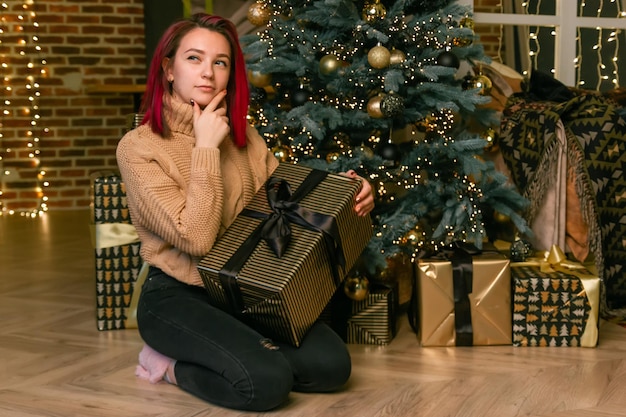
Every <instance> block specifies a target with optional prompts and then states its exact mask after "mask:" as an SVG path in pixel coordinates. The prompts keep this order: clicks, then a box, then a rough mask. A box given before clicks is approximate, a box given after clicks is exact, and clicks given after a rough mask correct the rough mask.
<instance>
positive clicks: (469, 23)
mask: <svg viewBox="0 0 626 417" xmlns="http://www.w3.org/2000/svg"><path fill="white" fill-rule="evenodd" d="M459 27H462V28H468V29H472V30H474V19H472V18H471V17H464V18H463V19H461V21H460V22H459Z"/></svg>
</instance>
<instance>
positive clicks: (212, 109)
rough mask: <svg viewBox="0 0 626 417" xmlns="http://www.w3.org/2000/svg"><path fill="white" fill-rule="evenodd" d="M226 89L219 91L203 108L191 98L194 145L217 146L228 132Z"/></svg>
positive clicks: (202, 146) (203, 146)
mask: <svg viewBox="0 0 626 417" xmlns="http://www.w3.org/2000/svg"><path fill="white" fill-rule="evenodd" d="M225 98H226V90H223V91H220V92H219V93H217V94H216V95H215V97H213V99H212V100H211V101H210V102H209V104H207V106H206V107H205V108H204V110H203V109H201V108H200V106H199V105H198V103H196V102H194V101H193V99H192V100H191V105H192V106H193V130H194V133H195V135H196V147H201V148H217V147H219V146H220V144H221V143H222V141H223V140H224V139H225V138H226V137H227V136H228V134H229V133H230V123H229V120H228V113H227V111H226V110H227V106H226V100H225Z"/></svg>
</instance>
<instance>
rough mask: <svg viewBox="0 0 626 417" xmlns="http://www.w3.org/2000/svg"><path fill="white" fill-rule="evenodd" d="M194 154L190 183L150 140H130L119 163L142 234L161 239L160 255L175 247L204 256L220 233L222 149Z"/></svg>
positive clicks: (125, 141)
mask: <svg viewBox="0 0 626 417" xmlns="http://www.w3.org/2000/svg"><path fill="white" fill-rule="evenodd" d="M131 133H133V132H131ZM178 146H180V145H178ZM190 152H191V159H190V165H189V169H190V172H189V181H188V183H186V182H185V179H184V178H183V175H182V174H181V173H180V172H179V171H178V170H177V169H176V167H175V166H174V164H173V163H172V161H171V159H170V158H168V157H167V156H166V155H165V152H164V151H163V150H162V149H161V148H159V147H157V146H150V138H149V137H141V136H140V135H139V134H135V135H131V134H128V135H127V136H125V137H124V138H123V139H122V140H121V141H120V143H119V145H118V148H117V161H118V166H119V168H120V172H121V174H122V178H123V180H124V183H125V185H126V190H127V198H128V204H129V208H130V213H131V219H132V221H133V224H135V225H136V226H137V228H138V231H140V230H142V229H143V230H144V232H145V233H144V236H146V237H147V239H150V238H154V239H158V240H161V243H160V244H159V245H162V246H163V247H162V248H161V249H155V250H158V251H162V250H168V248H167V247H168V246H173V247H176V248H178V249H179V250H180V251H182V252H185V253H188V254H190V255H192V256H202V255H204V254H206V253H207V252H208V251H209V250H210V249H211V247H212V246H213V244H214V242H215V239H216V237H217V235H218V233H219V230H220V224H221V213H222V205H223V189H224V188H223V187H224V185H223V180H222V175H221V168H220V151H219V149H209V148H190ZM140 236H141V233H140Z"/></svg>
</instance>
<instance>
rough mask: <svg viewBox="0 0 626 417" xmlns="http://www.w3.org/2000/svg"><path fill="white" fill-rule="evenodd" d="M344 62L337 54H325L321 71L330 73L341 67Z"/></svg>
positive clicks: (326, 73)
mask: <svg viewBox="0 0 626 417" xmlns="http://www.w3.org/2000/svg"><path fill="white" fill-rule="evenodd" d="M341 65H342V62H341V60H340V59H339V57H337V55H335V54H328V55H324V56H323V57H322V59H320V72H321V73H322V74H324V75H330V74H332V73H333V72H336V71H337V70H338V69H339V68H341Z"/></svg>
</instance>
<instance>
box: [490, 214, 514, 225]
mask: <svg viewBox="0 0 626 417" xmlns="http://www.w3.org/2000/svg"><path fill="white" fill-rule="evenodd" d="M493 220H494V221H495V222H496V223H500V224H507V223H511V218H510V217H509V216H507V215H506V214H502V213H500V212H499V211H494V212H493Z"/></svg>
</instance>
